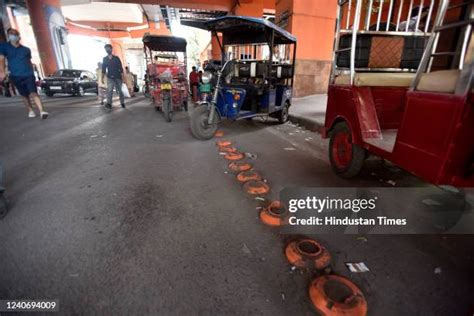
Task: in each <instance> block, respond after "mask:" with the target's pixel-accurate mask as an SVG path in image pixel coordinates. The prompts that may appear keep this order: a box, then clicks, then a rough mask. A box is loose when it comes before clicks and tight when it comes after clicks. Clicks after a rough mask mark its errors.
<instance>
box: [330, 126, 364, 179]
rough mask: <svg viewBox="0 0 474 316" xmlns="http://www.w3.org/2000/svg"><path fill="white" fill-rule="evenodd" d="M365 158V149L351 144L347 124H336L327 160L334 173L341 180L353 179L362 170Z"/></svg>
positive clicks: (350, 135)
mask: <svg viewBox="0 0 474 316" xmlns="http://www.w3.org/2000/svg"><path fill="white" fill-rule="evenodd" d="M365 158H366V151H365V149H364V148H362V147H360V146H358V145H356V144H354V143H353V142H352V133H351V129H350V128H349V126H348V125H347V123H346V122H339V123H337V124H336V125H335V126H334V128H333V130H332V131H331V136H330V140H329V160H330V161H331V167H332V169H333V170H334V172H335V173H336V174H337V175H339V176H340V177H343V178H352V177H355V176H356V175H358V174H359V172H360V171H361V170H362V167H363V165H364V161H365Z"/></svg>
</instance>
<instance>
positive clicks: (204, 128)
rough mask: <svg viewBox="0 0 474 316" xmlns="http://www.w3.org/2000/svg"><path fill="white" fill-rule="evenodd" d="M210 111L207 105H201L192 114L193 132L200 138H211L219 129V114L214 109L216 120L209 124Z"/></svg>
mask: <svg viewBox="0 0 474 316" xmlns="http://www.w3.org/2000/svg"><path fill="white" fill-rule="evenodd" d="M210 111H211V110H210V109H209V108H208V107H207V106H204V105H201V106H198V107H197V108H195V109H194V111H193V113H192V114H191V133H192V134H193V136H194V137H195V138H197V139H199V140H208V139H211V138H212V137H214V134H215V133H216V131H217V123H218V120H219V116H218V114H217V111H216V110H215V109H214V110H213V111H214V120H213V122H212V123H211V124H209V115H210Z"/></svg>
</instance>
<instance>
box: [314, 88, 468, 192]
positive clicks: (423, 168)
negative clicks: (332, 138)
mask: <svg viewBox="0 0 474 316" xmlns="http://www.w3.org/2000/svg"><path fill="white" fill-rule="evenodd" d="M367 90H370V93H369V92H368V91H367ZM367 98H371V99H372V100H368V101H367V100H365V99H367ZM473 101H474V97H473V96H472V95H471V94H470V95H469V96H468V97H466V96H455V95H452V94H444V93H432V92H419V91H416V92H408V91H407V89H406V88H390V87H363V88H361V87H351V86H347V85H346V86H342V85H341V86H336V85H330V86H329V91H328V106H327V112H326V123H325V128H324V133H323V135H324V136H325V137H327V135H328V133H329V131H330V129H331V128H332V127H333V126H334V124H335V123H337V122H338V121H339V120H344V121H346V122H347V123H348V124H349V126H350V128H351V130H352V135H353V142H354V143H355V144H357V145H359V146H362V147H364V148H366V149H367V150H368V151H369V152H371V153H373V154H376V155H378V156H381V157H383V158H385V159H387V160H390V161H392V162H393V163H395V164H397V165H398V166H400V167H401V168H403V169H405V170H407V171H409V172H411V173H413V174H414V175H417V176H419V177H421V178H423V179H425V180H426V181H429V182H431V183H433V184H438V185H439V184H449V185H456V186H474V175H473V170H472V165H473V163H474V102H473ZM361 104H363V106H361ZM358 111H364V112H368V115H364V113H362V115H361V113H358ZM374 112H376V113H377V117H376V120H377V122H376V123H377V124H379V125H380V127H381V129H382V130H384V129H398V134H397V138H396V142H395V146H394V148H393V151H392V152H388V151H386V150H384V149H382V148H379V147H377V146H374V145H372V144H369V143H367V142H366V141H367V139H366V141H364V138H367V135H368V134H365V135H364V134H363V129H364V128H365V129H366V130H365V131H367V126H369V127H370V126H375V125H374V124H375V123H374V122H372V120H373V119H374V116H373V113H374ZM361 119H363V120H366V122H364V123H361ZM363 135H364V138H363ZM372 136H373V135H372ZM369 137H370V136H369Z"/></svg>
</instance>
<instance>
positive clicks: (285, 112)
mask: <svg viewBox="0 0 474 316" xmlns="http://www.w3.org/2000/svg"><path fill="white" fill-rule="evenodd" d="M276 118H277V119H278V122H279V123H280V124H284V123H286V122H288V119H289V118H290V104H289V103H288V102H286V103H285V106H284V107H283V109H282V110H281V111H279V112H277V116H276Z"/></svg>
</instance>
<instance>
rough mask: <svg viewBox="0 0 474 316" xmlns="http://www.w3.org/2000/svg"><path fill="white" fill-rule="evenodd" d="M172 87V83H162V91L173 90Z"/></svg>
mask: <svg viewBox="0 0 474 316" xmlns="http://www.w3.org/2000/svg"><path fill="white" fill-rule="evenodd" d="M171 88H172V86H171V83H162V84H161V90H171Z"/></svg>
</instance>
